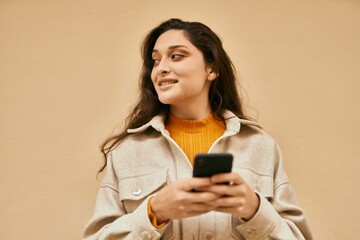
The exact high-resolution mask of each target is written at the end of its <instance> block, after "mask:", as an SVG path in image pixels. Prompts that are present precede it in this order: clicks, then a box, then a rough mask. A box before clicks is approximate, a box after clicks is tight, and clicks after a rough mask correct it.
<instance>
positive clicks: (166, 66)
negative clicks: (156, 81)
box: [158, 59, 170, 74]
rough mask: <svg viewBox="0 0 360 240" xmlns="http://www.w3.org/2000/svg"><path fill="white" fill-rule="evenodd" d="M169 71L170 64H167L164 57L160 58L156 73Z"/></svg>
mask: <svg viewBox="0 0 360 240" xmlns="http://www.w3.org/2000/svg"><path fill="white" fill-rule="evenodd" d="M169 72H170V66H169V64H168V62H167V61H166V60H165V59H163V60H161V61H160V63H159V65H158V73H159V74H164V73H169Z"/></svg>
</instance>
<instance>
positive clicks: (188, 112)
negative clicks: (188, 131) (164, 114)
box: [170, 105, 211, 120]
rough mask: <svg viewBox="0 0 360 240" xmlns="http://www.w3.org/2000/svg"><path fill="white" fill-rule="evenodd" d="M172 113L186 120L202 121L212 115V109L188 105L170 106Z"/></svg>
mask: <svg viewBox="0 0 360 240" xmlns="http://www.w3.org/2000/svg"><path fill="white" fill-rule="evenodd" d="M170 113H171V114H172V115H174V116H176V117H178V118H181V119H185V120H202V119H204V118H207V117H208V116H209V115H210V114H211V107H210V105H208V106H207V107H199V106H191V105H188V106H186V107H181V108H179V107H176V106H170Z"/></svg>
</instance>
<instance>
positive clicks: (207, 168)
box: [193, 153, 233, 177]
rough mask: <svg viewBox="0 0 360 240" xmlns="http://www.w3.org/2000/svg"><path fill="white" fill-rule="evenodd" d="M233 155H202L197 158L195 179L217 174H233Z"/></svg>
mask: <svg viewBox="0 0 360 240" xmlns="http://www.w3.org/2000/svg"><path fill="white" fill-rule="evenodd" d="M232 162H233V155H232V154H231V153H201V154H197V155H196V156H195V160H194V172H193V177H210V176H212V175H214V174H217V173H227V172H231V168H232Z"/></svg>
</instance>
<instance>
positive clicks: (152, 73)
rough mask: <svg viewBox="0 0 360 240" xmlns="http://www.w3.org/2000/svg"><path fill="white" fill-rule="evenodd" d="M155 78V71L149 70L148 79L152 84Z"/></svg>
mask: <svg viewBox="0 0 360 240" xmlns="http://www.w3.org/2000/svg"><path fill="white" fill-rule="evenodd" d="M155 77H156V74H155V71H154V69H153V70H151V74H150V78H151V81H152V83H154V82H155V80H156V79H155Z"/></svg>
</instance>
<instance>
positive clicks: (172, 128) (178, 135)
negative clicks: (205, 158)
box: [165, 114, 225, 165]
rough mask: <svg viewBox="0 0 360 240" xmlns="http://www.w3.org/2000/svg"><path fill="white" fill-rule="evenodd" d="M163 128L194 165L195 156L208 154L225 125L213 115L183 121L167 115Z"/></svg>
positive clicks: (222, 132)
mask: <svg viewBox="0 0 360 240" xmlns="http://www.w3.org/2000/svg"><path fill="white" fill-rule="evenodd" d="M165 128H166V129H167V130H168V131H169V133H170V136H171V138H172V139H174V140H175V142H176V143H177V144H178V145H179V146H180V148H181V149H182V150H183V151H184V152H185V154H186V156H187V157H188V159H189V160H190V162H191V164H192V165H194V157H195V155H196V154H197V153H206V152H208V151H209V149H210V147H211V145H212V144H213V142H214V141H215V140H216V139H218V138H219V137H220V136H221V135H223V134H224V131H225V123H224V122H223V121H220V120H217V119H215V117H214V116H213V115H210V116H209V117H207V118H205V119H202V120H184V119H180V118H178V117H176V116H174V115H172V114H169V119H168V121H167V123H166V126H165Z"/></svg>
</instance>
